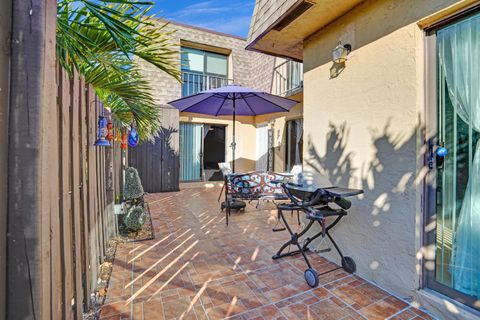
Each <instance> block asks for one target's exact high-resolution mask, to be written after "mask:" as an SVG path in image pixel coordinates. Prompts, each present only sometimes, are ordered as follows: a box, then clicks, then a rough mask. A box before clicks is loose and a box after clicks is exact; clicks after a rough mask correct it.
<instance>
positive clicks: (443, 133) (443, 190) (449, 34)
mask: <svg viewBox="0 0 480 320" xmlns="http://www.w3.org/2000/svg"><path fill="white" fill-rule="evenodd" d="M428 42H429V43H430V45H429V47H430V50H431V52H432V53H431V55H429V58H431V59H430V60H431V61H429V62H430V63H431V67H430V68H429V69H430V70H435V71H436V73H435V75H434V76H432V77H431V78H432V79H431V80H430V81H429V82H430V83H431V84H430V87H431V88H432V89H431V90H430V91H431V92H434V93H435V94H434V95H435V98H432V99H431V100H432V101H435V103H431V104H430V106H431V108H430V109H429V110H428V114H429V116H428V120H429V123H428V127H427V129H428V131H429V138H430V139H429V142H428V156H427V165H428V167H429V169H430V173H429V178H428V179H427V182H428V184H427V192H428V193H427V195H428V202H427V203H428V208H427V221H426V226H434V228H427V227H426V229H427V234H426V241H427V245H432V246H433V248H434V253H435V255H434V257H433V258H428V259H426V260H425V263H424V269H425V272H426V285H427V286H428V287H429V288H432V289H434V290H436V291H438V292H441V293H443V294H445V295H447V296H449V297H451V298H453V299H456V300H458V301H459V302H461V303H464V304H467V305H469V306H471V307H473V308H476V309H479V305H478V299H479V298H480V271H479V270H480V256H479V254H478V252H479V251H480V93H479V92H480V91H479V87H480V76H479V75H480V62H479V60H478V53H479V52H480V14H479V13H476V14H473V15H469V16H467V17H463V18H462V19H460V20H458V21H456V22H454V23H451V24H449V25H447V26H442V27H441V28H439V29H437V30H434V31H433V32H432V34H431V35H430V36H429V39H428Z"/></svg>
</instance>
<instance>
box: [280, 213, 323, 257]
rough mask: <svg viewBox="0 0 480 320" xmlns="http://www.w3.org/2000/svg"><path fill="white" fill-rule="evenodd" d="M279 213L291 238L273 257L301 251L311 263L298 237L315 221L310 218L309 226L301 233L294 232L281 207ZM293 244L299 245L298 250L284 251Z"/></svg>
mask: <svg viewBox="0 0 480 320" xmlns="http://www.w3.org/2000/svg"><path fill="white" fill-rule="evenodd" d="M278 214H279V215H280V218H281V219H282V221H283V225H284V226H285V227H286V228H287V230H288V232H289V233H290V236H291V238H290V240H288V241H287V242H285V243H284V244H283V245H282V246H281V247H280V249H279V250H278V252H277V253H276V254H275V255H274V256H273V257H272V259H274V260H277V259H280V258H283V257H288V256H293V255H296V254H299V253H301V254H302V255H303V256H304V258H305V260H306V261H307V264H308V265H310V262H308V259H307V256H306V255H305V253H304V252H303V249H302V246H301V245H300V244H299V243H298V239H299V238H301V237H302V236H303V235H304V234H305V233H306V232H307V231H308V230H309V229H310V228H311V227H312V225H313V222H314V221H313V220H310V222H309V223H308V225H307V227H306V228H305V229H303V230H302V231H301V232H300V233H294V232H293V231H292V229H291V228H290V226H289V224H288V223H287V220H286V219H285V216H284V215H283V211H282V210H281V209H278ZM292 244H293V245H296V246H297V247H298V250H295V251H290V252H287V253H282V252H283V250H285V249H286V248H287V247H289V246H290V245H292Z"/></svg>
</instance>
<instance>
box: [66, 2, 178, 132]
mask: <svg viewBox="0 0 480 320" xmlns="http://www.w3.org/2000/svg"><path fill="white" fill-rule="evenodd" d="M152 4H153V2H151V1H136V0H104V1H96V0H59V1H58V7H57V10H58V15H57V17H58V18H57V56H58V59H59V62H60V64H61V65H62V67H63V68H65V69H66V70H67V71H68V72H69V73H70V74H71V73H72V72H73V69H74V68H75V69H76V70H78V72H79V73H80V74H82V75H83V76H84V77H85V79H86V81H87V82H88V83H90V84H91V85H93V86H94V87H95V89H96V91H97V94H98V95H99V97H100V99H102V100H103V101H104V104H105V106H106V107H107V108H109V109H110V110H111V111H112V113H113V115H114V117H115V121H116V122H117V123H119V124H120V123H121V124H123V125H130V124H131V123H132V122H135V124H136V126H137V131H138V132H139V135H140V137H141V139H142V140H146V139H151V138H152V137H154V136H155V135H156V134H157V132H158V131H159V129H160V112H159V109H158V108H157V107H156V105H155V100H154V97H153V95H152V90H151V88H150V85H149V83H148V81H147V80H146V79H145V78H144V77H143V76H142V74H141V72H140V71H139V61H138V60H139V59H141V60H144V61H146V62H148V63H151V64H152V65H154V66H155V67H156V68H158V69H159V70H161V71H163V72H165V73H167V74H168V75H170V76H172V77H174V78H175V79H177V80H179V81H180V68H179V67H178V56H179V54H178V52H177V51H176V50H174V49H173V48H172V46H171V43H170V41H169V40H170V38H171V32H169V31H166V29H165V26H166V25H162V26H157V25H156V22H155V20H154V19H153V17H152V16H150V15H149V14H148V12H149V10H150V8H151V6H152ZM135 57H136V58H135Z"/></svg>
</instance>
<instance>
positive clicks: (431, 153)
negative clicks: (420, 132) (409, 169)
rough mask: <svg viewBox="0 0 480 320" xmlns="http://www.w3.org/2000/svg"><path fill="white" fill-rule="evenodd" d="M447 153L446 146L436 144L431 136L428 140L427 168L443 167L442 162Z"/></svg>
mask: <svg viewBox="0 0 480 320" xmlns="http://www.w3.org/2000/svg"><path fill="white" fill-rule="evenodd" d="M447 154H448V150H447V148H445V147H444V146H443V143H441V144H439V145H436V144H435V140H434V139H433V138H432V139H430V140H428V160H427V163H428V168H429V169H430V170H432V169H434V168H435V165H436V167H437V169H442V168H443V163H444V162H445V157H446V156H447Z"/></svg>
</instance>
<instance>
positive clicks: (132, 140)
mask: <svg viewBox="0 0 480 320" xmlns="http://www.w3.org/2000/svg"><path fill="white" fill-rule="evenodd" d="M138 140H139V137H138V133H137V129H135V128H134V127H132V129H131V130H130V134H129V135H128V145H129V146H130V147H136V146H137V145H138Z"/></svg>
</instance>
